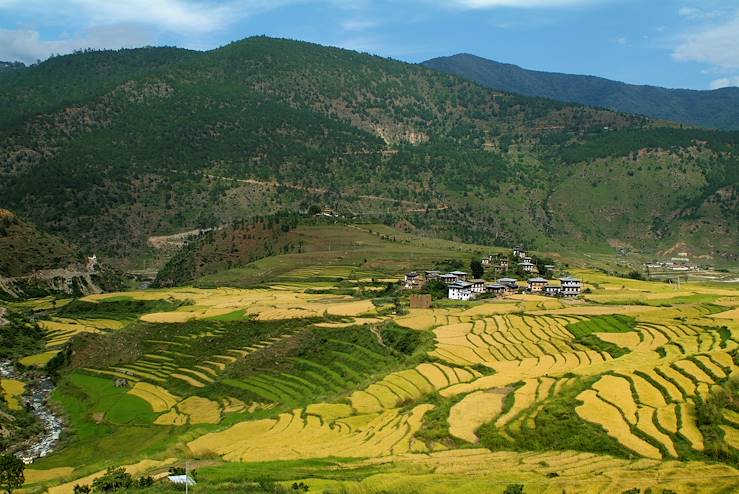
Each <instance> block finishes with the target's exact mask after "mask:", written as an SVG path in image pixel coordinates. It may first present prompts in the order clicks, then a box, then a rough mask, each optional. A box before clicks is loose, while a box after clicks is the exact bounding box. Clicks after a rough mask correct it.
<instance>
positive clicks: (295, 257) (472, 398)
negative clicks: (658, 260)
mask: <svg viewBox="0 0 739 494" xmlns="http://www.w3.org/2000/svg"><path fill="white" fill-rule="evenodd" d="M291 231H292V232H294V233H297V234H299V235H300V236H301V238H302V239H303V246H304V248H305V250H304V251H302V252H288V253H284V252H283V253H279V252H275V253H274V254H272V255H269V256H266V257H263V258H261V259H256V260H254V261H251V262H246V264H245V265H243V266H239V267H235V268H231V269H229V268H219V269H215V270H214V272H212V273H208V274H203V273H200V274H198V275H197V276H196V278H195V279H193V281H192V283H191V284H190V285H188V286H171V287H162V288H151V289H146V290H133V291H125V292H108V293H100V294H91V295H87V296H83V297H80V298H75V299H71V298H64V297H61V298H51V297H49V298H43V299H31V300H26V301H16V302H8V303H6V304H5V305H6V306H7V308H8V310H9V311H10V312H11V313H17V312H26V313H30V314H36V316H35V319H36V321H37V323H38V326H39V327H40V329H41V331H42V332H43V335H44V336H43V339H44V342H45V343H44V347H42V348H37V349H36V350H35V351H36V353H29V354H28V355H26V356H24V357H23V358H22V359H21V362H24V363H25V364H26V365H28V366H30V367H31V368H33V367H34V366H37V367H43V366H44V365H46V362H48V361H49V360H51V359H54V360H56V361H58V362H59V367H58V371H57V372H58V378H57V379H56V388H55V389H54V391H53V393H52V396H51V403H53V404H54V405H53V406H54V409H56V410H58V411H59V412H60V413H61V416H62V417H63V419H64V423H65V429H64V432H63V433H62V436H61V440H60V442H59V443H58V445H57V447H56V448H55V450H54V452H53V453H52V454H50V455H48V456H46V457H44V458H39V459H37V460H36V461H34V462H33V463H32V464H31V465H28V467H27V470H26V479H27V481H26V485H25V486H24V489H23V492H28V493H36V492H39V493H40V492H46V491H48V492H49V493H59V494H61V493H72V491H73V488H74V486H75V485H83V484H90V483H91V482H92V480H93V479H94V478H96V477H99V476H101V475H102V474H103V473H105V468H107V467H108V466H125V467H126V469H127V470H128V471H129V473H132V474H133V475H152V476H153V477H154V478H155V479H163V480H162V481H161V482H155V484H154V485H153V486H152V487H148V488H146V489H142V490H141V492H152V493H154V492H157V493H159V492H162V493H163V492H176V490H174V488H173V487H169V486H168V483H167V481H166V479H164V477H166V474H167V472H168V470H169V469H170V468H171V467H184V465H185V463H186V462H187V464H188V465H189V468H190V471H191V472H193V471H194V473H193V475H194V476H195V479H196V481H197V485H196V486H194V487H193V489H197V491H203V492H213V493H219V492H224V493H225V492H234V490H239V491H242V492H265V493H266V492H283V491H279V490H278V489H280V488H283V487H284V488H285V489H287V490H288V491H289V489H290V488H291V487H290V486H292V485H293V484H295V485H298V483H301V482H302V483H303V485H307V486H308V488H309V490H310V492H347V493H365V492H381V491H382V492H393V493H404V492H423V493H426V492H428V493H437V492H459V493H465V492H479V491H480V490H481V489H484V490H485V491H488V492H503V490H504V489H505V488H506V487H508V486H510V485H521V486H523V487H524V488H525V492H552V493H553V492H562V491H563V490H565V491H566V492H603V493H606V492H623V491H626V490H628V489H633V488H640V489H647V488H652V489H670V490H672V491H674V492H679V493H688V492H731V491H732V490H735V489H736V488H738V487H739V470H738V468H739V463H738V461H739V456H737V455H739V442H737V439H738V437H737V436H738V435H739V422H737V408H736V407H737V404H736V390H737V384H738V383H737V376H738V374H737V372H738V369H739V354H738V353H737V351H738V350H737V349H738V348H739V325H738V324H737V321H739V319H737V317H736V311H737V309H738V308H739V288H738V287H737V286H736V284H735V283H720V282H707V281H703V282H685V283H683V284H682V285H681V286H680V287H679V288H678V287H677V286H676V285H672V284H668V283H664V282H660V281H642V280H633V279H628V278H624V277H616V276H614V275H612V274H605V273H603V272H602V271H598V270H597V269H594V268H593V267H588V266H587V265H586V261H583V260H580V261H573V260H568V261H567V264H568V265H569V267H565V262H564V261H557V264H558V266H559V267H558V268H557V269H559V270H560V272H567V273H569V274H570V275H573V276H576V277H578V278H580V279H582V280H583V283H584V285H583V294H582V295H581V296H580V297H577V298H571V299H565V298H555V297H545V296H542V295H536V294H528V293H519V294H510V295H505V296H502V297H493V298H483V299H480V300H474V301H469V302H460V301H453V300H446V299H434V301H433V303H432V305H431V307H429V308H423V309H416V308H410V307H409V299H408V297H409V294H410V293H412V292H409V291H404V290H402V289H401V288H400V283H399V281H400V280H401V279H402V277H403V274H404V273H405V272H407V271H409V270H411V269H416V270H422V269H432V268H433V269H453V268H455V267H456V268H457V269H458V268H459V267H464V266H466V264H467V263H468V262H469V261H470V259H474V258H477V257H479V256H481V255H483V254H485V255H487V254H489V253H491V252H495V253H498V254H500V253H504V252H505V250H503V249H498V250H496V249H490V248H487V247H482V246H477V245H472V244H463V243H460V242H450V241H445V240H439V239H425V238H423V237H419V236H415V235H413V234H408V233H404V232H402V231H400V230H393V229H390V228H388V227H384V226H382V225H361V224H360V225H342V224H324V225H313V226H297V227H296V228H295V229H293V230H291ZM216 235H218V233H216ZM226 238H230V237H228V236H226ZM319 239H320V240H319ZM293 240H295V241H297V239H293ZM229 242H230V241H229ZM321 246H322V248H321ZM558 257H559V256H558ZM210 259H211V260H212V259H213V258H212V257H211V258H210ZM489 276H492V271H491V272H490V273H487V274H486V277H489ZM54 355H57V357H56V358H54ZM6 392H7V391H6ZM101 450H102V451H105V455H104V456H100V455H99V453H98V452H99V451H101ZM280 486H283V487H280ZM137 492H138V491H137Z"/></svg>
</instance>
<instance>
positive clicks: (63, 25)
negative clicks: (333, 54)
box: [0, 0, 739, 89]
mask: <svg viewBox="0 0 739 494" xmlns="http://www.w3.org/2000/svg"><path fill="white" fill-rule="evenodd" d="M262 34H265V35H268V36H275V37H284V38H292V39H300V40H305V41H312V42H316V43H321V44H326V45H333V46H340V47H344V48H349V49H353V50H359V51H363V52H369V53H372V54H377V55H381V56H385V57H392V58H395V59H399V60H404V61H407V62H421V61H423V60H427V59H429V58H433V57H438V56H445V55H452V54H455V53H472V54H475V55H479V56H482V57H485V58H490V59H493V60H497V61H500V62H507V63H513V64H516V65H520V66H522V67H524V68H528V69H534V70H545V71H550V72H565V73H573V74H588V75H596V76H601V77H606V78H609V79H615V80H620V81H624V82H628V83H633V84H651V85H656V86H665V87H672V88H690V89H716V88H720V87H726V86H739V0H692V1H688V0H446V1H442V0H405V1H399V0H376V1H371V0H343V1H342V0H271V1H270V0H220V1H216V0H0V60H4V61H15V60H19V61H22V62H25V63H34V62H36V61H38V60H44V59H46V58H48V57H49V56H51V55H52V54H66V53H70V52H72V51H74V50H76V49H84V48H96V49H102V48H106V49H108V48H109V49H115V48H123V47H126V48H129V47H138V46H146V45H169V46H180V47H184V48H192V49H198V50H209V49H214V48H217V47H218V46H222V45H224V44H227V43H229V42H231V41H236V40H239V39H242V38H245V37H248V36H253V35H262Z"/></svg>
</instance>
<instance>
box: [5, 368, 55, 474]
mask: <svg viewBox="0 0 739 494" xmlns="http://www.w3.org/2000/svg"><path fill="white" fill-rule="evenodd" d="M0 377H5V378H11V379H21V380H23V381H24V382H26V393H25V394H24V396H23V402H24V403H25V404H27V405H29V406H30V407H31V410H32V411H33V414H34V415H35V416H36V417H37V418H38V419H39V420H40V421H41V423H42V424H43V426H44V431H43V432H42V433H41V435H40V436H38V437H37V438H36V440H35V441H34V442H33V443H31V445H29V446H28V447H26V448H24V449H22V450H20V451H18V452H17V453H16V454H17V455H18V457H19V458H20V459H21V460H23V462H24V463H26V464H29V463H33V461H34V460H35V459H37V458H43V457H44V456H47V455H48V454H49V453H51V452H52V451H54V447H55V446H56V444H57V443H58V442H59V437H60V436H61V434H62V429H63V428H64V422H63V421H62V419H61V418H59V417H58V416H56V415H55V414H54V412H53V411H52V410H51V409H50V408H49V406H48V404H47V401H48V399H49V397H50V396H51V393H52V391H54V383H53V381H52V380H51V378H50V377H48V376H44V377H41V378H35V379H23V376H21V375H20V374H19V373H18V371H17V370H16V369H15V367H14V366H13V364H12V362H10V361H7V360H0Z"/></svg>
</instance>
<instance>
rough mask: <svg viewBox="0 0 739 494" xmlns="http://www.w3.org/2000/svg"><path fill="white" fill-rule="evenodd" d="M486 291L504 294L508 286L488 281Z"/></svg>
mask: <svg viewBox="0 0 739 494" xmlns="http://www.w3.org/2000/svg"><path fill="white" fill-rule="evenodd" d="M485 291H486V292H488V293H494V294H495V295H503V294H504V293H505V292H506V287H505V286H503V285H501V284H500V283H487V284H486V285H485Z"/></svg>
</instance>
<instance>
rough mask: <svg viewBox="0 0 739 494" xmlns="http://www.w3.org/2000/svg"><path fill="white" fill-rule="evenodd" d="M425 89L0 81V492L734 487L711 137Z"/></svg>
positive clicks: (675, 127)
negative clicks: (3, 485) (15, 469)
mask: <svg viewBox="0 0 739 494" xmlns="http://www.w3.org/2000/svg"><path fill="white" fill-rule="evenodd" d="M441 62H444V61H443V60H442V61H439V60H437V64H438V63H441ZM446 62H449V61H448V60H447V61H446ZM446 62H445V63H446ZM426 65H434V64H425V65H424V64H420V65H419V64H411V63H404V62H400V61H397V60H393V59H389V58H382V57H379V56H374V55H369V54H366V53H359V52H356V51H351V50H346V49H340V48H334V47H328V46H321V45H317V44H313V43H306V42H300V41H294V40H289V39H279V38H270V37H266V36H253V37H249V38H246V39H243V40H240V41H235V42H232V43H229V44H227V45H224V46H220V47H219V48H215V49H212V50H206V51H196V50H185V49H179V48H172V47H145V48H137V49H120V50H99V51H98V50H84V51H79V52H75V53H71V54H69V55H61V56H52V57H50V58H49V59H47V60H45V61H43V62H39V63H37V64H33V65H28V66H26V65H24V64H0V69H3V67H4V69H3V70H2V71H1V74H0V94H2V98H3V112H2V113H0V198H2V200H1V202H2V204H0V206H2V208H0V454H3V455H2V456H0V458H2V459H3V461H7V460H8V459H9V460H12V461H14V462H16V463H17V462H18V458H20V459H22V460H23V461H24V462H26V465H25V479H24V481H23V483H22V486H20V487H19V489H17V490H15V491H14V492H20V493H22V494H42V493H48V494H84V493H90V492H113V491H116V490H117V491H118V492H132V493H141V494H147V493H148V494H164V493H173V492H181V491H183V490H184V485H183V484H186V485H187V490H188V491H192V492H207V493H212V494H220V493H223V494H226V493H232V492H244V493H253V494H289V493H292V494H295V493H298V492H320V493H323V494H406V493H413V494H446V493H458V494H467V493H478V492H482V493H488V492H490V493H493V494H498V493H505V494H512V493H513V494H520V493H522V492H525V493H527V494H531V493H535V494H536V493H547V494H555V493H556V494H559V493H564V492H566V493H581V492H582V493H602V494H607V493H617V494H619V493H628V494H638V493H640V492H644V493H645V494H646V493H648V492H651V493H653V494H657V493H659V494H676V493H677V494H688V493H704V492H706V493H716V494H728V493H733V492H737V491H739V401H737V397H738V396H739V283H737V281H738V280H739V271H738V270H737V261H739V258H738V257H737V256H738V255H739V249H737V246H738V245H739V132H737V131H730V130H727V131H721V130H710V129H703V128H698V127H694V126H690V125H687V124H685V123H684V122H696V121H698V120H695V119H681V120H679V122H683V123H679V122H673V121H667V120H661V119H658V118H649V117H646V116H642V115H637V114H629V113H624V112H622V111H611V110H608V109H604V108H596V107H588V106H583V105H581V104H577V103H566V102H562V101H555V100H550V99H544V98H541V97H537V96H536V95H537V94H539V93H535V92H531V93H530V94H531V96H525V95H518V94H514V93H509V92H506V91H503V90H500V89H489V88H486V87H484V86H483V85H480V84H478V83H475V82H471V81H468V80H464V79H462V78H459V77H456V76H454V75H450V74H447V73H443V72H440V71H436V70H433V69H432V68H429V67H428V66H426ZM442 69H443V67H442ZM519 75H520V74H519ZM523 76H526V77H525V79H526V80H529V78H530V77H534V75H532V74H523ZM523 76H522V77H523ZM537 77H548V76H546V75H541V74H539V75H537ZM478 82H482V83H484V82H485V81H478ZM504 89H505V88H504ZM555 89H556V88H555ZM555 92H556V93H557V94H558V95H560V97H561V98H564V96H562V90H556V91H555ZM640 94H641V93H640ZM680 94H682V93H680ZM722 94H729V91H723V92H722ZM545 95H548V93H545ZM713 96H716V95H715V94H713ZM719 96H720V95H719ZM561 98H560V99H561ZM646 99H649V98H646ZM578 101H579V100H578ZM712 101H714V100H712ZM718 101H719V102H718V103H715V104H716V105H718V106H721V105H722V103H721V101H728V100H723V99H722V100H718ZM647 103H654V106H660V104H658V102H652V101H647ZM592 104H596V103H592ZM662 106H664V105H662ZM699 106H700V105H699ZM641 107H642V106H640V107H639V108H641ZM691 108H692V109H694V106H691ZM663 110H664V108H663ZM726 110H727V111H726V112H724V113H723V114H725V115H728V116H724V117H721V116H720V115H718V111H716V112H714V113H716V115H702V118H703V120H700V121H699V122H709V123H711V122H712V123H714V124H715V126H717V127H722V128H726V129H735V128H736V125H735V122H733V123H732V122H728V120H731V108H726ZM632 111H636V110H632ZM678 113H679V112H678ZM709 113H710V111H709ZM654 115H656V116H657V117H660V118H661V116H663V115H667V116H670V115H674V113H669V112H668V113H667V114H665V113H654ZM699 116H701V115H699ZM708 117H712V118H708ZM707 118H708V119H707ZM6 453H7V455H6ZM12 455H15V456H17V457H18V458H14V457H13V456H12ZM3 468H5V467H3ZM121 469H123V470H121ZM3 473H4V471H3V472H0V481H4V480H3V478H2V474H3ZM106 483H109V484H110V483H112V484H114V485H113V486H110V485H108V486H107V487H105V486H104V484H106Z"/></svg>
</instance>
